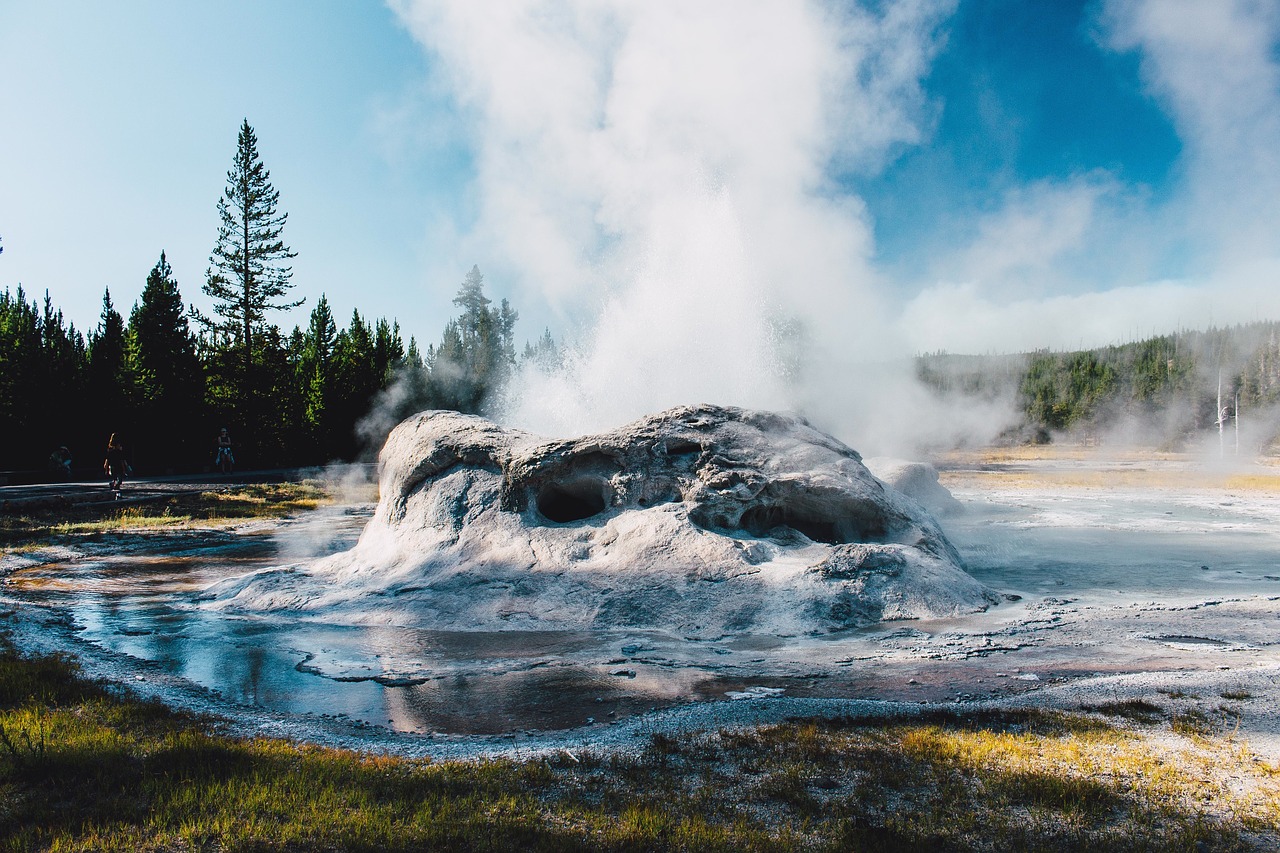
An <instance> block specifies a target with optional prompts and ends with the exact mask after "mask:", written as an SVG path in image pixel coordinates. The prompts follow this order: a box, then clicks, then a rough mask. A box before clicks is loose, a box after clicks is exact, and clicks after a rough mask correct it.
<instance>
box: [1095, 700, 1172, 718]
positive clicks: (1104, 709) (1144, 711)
mask: <svg viewBox="0 0 1280 853" xmlns="http://www.w3.org/2000/svg"><path fill="white" fill-rule="evenodd" d="M1080 710H1082V711H1092V712H1094V713H1096V714H1104V715H1106V716H1108V717H1123V718H1125V719H1127V720H1133V721H1134V722H1138V723H1156V722H1159V721H1160V720H1163V719H1164V718H1165V712H1164V709H1163V708H1161V707H1160V706H1159V705H1157V704H1155V703H1154V702H1148V701H1147V700H1145V699H1124V700H1120V701H1116V702H1103V703H1102V704H1100V705H1085V706H1083V707H1082V708H1081V709H1080Z"/></svg>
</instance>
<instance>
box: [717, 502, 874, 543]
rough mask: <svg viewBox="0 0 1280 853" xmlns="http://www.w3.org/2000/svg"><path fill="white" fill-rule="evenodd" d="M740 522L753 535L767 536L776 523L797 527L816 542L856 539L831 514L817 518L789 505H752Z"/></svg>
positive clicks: (844, 541) (781, 525) (779, 525)
mask: <svg viewBox="0 0 1280 853" xmlns="http://www.w3.org/2000/svg"><path fill="white" fill-rule="evenodd" d="M738 524H739V526H740V527H741V528H742V529H743V530H746V531H748V532H749V533H751V534H752V535H753V536H767V535H769V531H771V530H773V529H774V528H777V527H790V528H791V529H792V530H798V531H799V532H801V533H803V534H804V535H805V536H807V537H808V538H809V539H811V540H812V541H814V542H824V543H826V544H828V545H843V544H845V543H847V542H851V541H854V539H853V538H852V537H850V536H849V535H848V532H849V531H848V530H847V529H846V528H847V527H848V526H849V525H845V524H839V523H837V522H836V521H834V520H832V519H829V518H818V517H816V516H814V515H812V514H809V513H803V512H795V511H793V510H790V509H789V508H788V507H786V506H753V507H751V508H750V509H748V510H747V511H746V512H744V513H743V514H742V518H741V520H740V521H739V522H738Z"/></svg>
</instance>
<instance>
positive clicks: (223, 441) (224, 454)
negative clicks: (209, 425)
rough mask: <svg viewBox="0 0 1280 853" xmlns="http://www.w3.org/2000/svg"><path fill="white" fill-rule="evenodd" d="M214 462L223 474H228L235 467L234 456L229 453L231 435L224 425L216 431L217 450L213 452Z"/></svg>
mask: <svg viewBox="0 0 1280 853" xmlns="http://www.w3.org/2000/svg"><path fill="white" fill-rule="evenodd" d="M214 463H215V464H216V465H217V467H218V470H219V471H221V472H222V473H224V474H230V473H231V472H232V471H233V470H234V469H235V465H236V458H235V457H234V456H232V455H231V435H230V433H228V432H227V428H226V427H223V428H222V431H221V432H219V433H218V450H217V452H216V453H215V454H214Z"/></svg>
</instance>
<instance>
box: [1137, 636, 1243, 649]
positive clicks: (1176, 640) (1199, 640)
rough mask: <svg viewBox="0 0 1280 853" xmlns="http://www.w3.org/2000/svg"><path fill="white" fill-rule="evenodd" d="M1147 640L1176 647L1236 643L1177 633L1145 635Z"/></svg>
mask: <svg viewBox="0 0 1280 853" xmlns="http://www.w3.org/2000/svg"><path fill="white" fill-rule="evenodd" d="M1147 639H1148V640H1154V641H1155V642H1157V643H1167V644H1168V645H1171V646H1176V647H1188V646H1189V647H1191V648H1196V647H1205V646H1207V647H1209V648H1214V649H1229V648H1231V647H1232V646H1235V645H1236V643H1228V642H1227V641H1226V640H1215V639H1214V638H1212V637H1187V636H1181V635H1178V634H1165V635H1164V636H1160V637H1147Z"/></svg>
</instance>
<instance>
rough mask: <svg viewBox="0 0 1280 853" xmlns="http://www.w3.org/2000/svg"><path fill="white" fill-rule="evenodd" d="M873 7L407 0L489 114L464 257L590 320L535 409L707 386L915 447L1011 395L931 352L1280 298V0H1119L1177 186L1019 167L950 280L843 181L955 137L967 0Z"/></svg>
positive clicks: (521, 398) (408, 12) (867, 438)
mask: <svg viewBox="0 0 1280 853" xmlns="http://www.w3.org/2000/svg"><path fill="white" fill-rule="evenodd" d="M865 5H866V6H867V7H868V8H862V7H861V6H860V5H858V4H857V3H853V2H847V3H835V2H830V3H827V2H820V0H809V2H802V0H777V2H770V0H760V2H750V3H743V2H737V0H700V2H696V3H682V2H674V0H618V1H617V2H611V3H604V2H599V0H511V2H506V3H500V4H494V3H472V2H468V0H398V2H393V7H394V8H395V9H396V11H397V13H398V14H399V16H400V18H401V20H402V21H403V23H404V24H405V26H406V28H407V29H409V31H410V32H411V33H412V34H413V35H414V36H415V38H416V39H417V40H418V41H419V42H420V43H421V44H422V45H423V46H424V47H425V48H426V49H427V50H428V51H429V52H430V54H431V55H432V57H433V62H434V63H435V66H434V67H435V68H436V70H437V72H438V78H439V79H438V80H437V82H440V81H443V85H445V86H447V87H448V89H449V91H451V92H452V93H453V97H454V98H455V100H456V102H457V104H458V106H459V107H460V109H461V110H462V112H463V114H464V116H465V117H466V121H467V122H468V126H469V130H470V133H471V137H472V145H473V148H474V151H475V180H474V194H475V199H476V208H475V210H474V211H469V213H474V218H473V219H471V220H470V221H468V222H467V223H466V224H464V225H461V226H456V225H453V224H450V228H452V229H456V230H454V231H452V232H451V233H453V234H454V236H455V246H454V251H455V254H456V257H457V259H458V263H457V264H456V268H457V269H465V268H466V267H467V266H468V265H469V264H471V263H473V262H475V261H476V260H480V261H481V264H482V266H483V267H484V268H485V269H486V271H488V272H490V273H495V272H496V276H497V278H498V280H501V281H503V282H504V284H506V283H508V282H512V283H514V288H513V291H514V292H513V293H512V297H513V301H514V302H515V303H516V304H517V305H529V304H546V305H549V306H551V309H552V310H553V311H554V312H555V313H556V314H557V315H558V316H559V317H560V318H561V320H562V323H561V325H560V329H561V335H560V336H561V337H565V334H564V331H565V330H570V333H569V334H568V338H569V341H568V342H569V343H570V344H571V346H570V350H571V356H572V357H571V359H570V369H569V370H568V371H567V372H566V373H565V374H563V375H556V376H551V377H547V376H544V375H541V374H537V373H535V372H533V371H530V373H529V375H528V376H526V377H524V381H523V383H522V384H521V385H520V387H519V389H518V390H519V393H518V394H517V396H516V397H515V399H513V400H512V401H511V405H510V406H509V408H508V411H507V419H508V420H510V421H511V422H513V423H514V424H515V425H518V426H522V427H525V428H528V429H531V430H534V431H537V432H543V433H551V434H567V433H576V432H583V431H590V430H594V429H598V428H603V427H606V426H611V425H614V424H617V423H619V422H622V421H625V420H628V419H630V418H633V417H636V416H638V415H640V414H643V413H645V412H649V411H654V410H658V409H661V408H665V407H667V406H671V405H675V404H679V403H694V402H703V401H708V402H718V403H733V404H740V405H746V406H754V407H763V408H776V409H788V408H791V409H799V410H801V411H802V412H804V413H805V414H806V415H808V416H809V417H810V418H812V419H813V420H814V421H815V422H817V423H818V424H819V425H820V426H822V427H824V428H827V429H829V430H831V431H833V432H835V433H836V434H837V435H839V436H841V437H842V438H845V439H846V440H848V441H850V442H851V443H853V444H854V446H857V447H859V448H860V449H863V450H866V451H870V452H882V453H892V452H911V451H912V450H913V449H914V447H915V446H917V445H919V444H920V443H922V442H929V441H934V442H939V441H941V442H945V441H948V440H952V439H956V438H960V437H962V436H965V435H970V436H971V437H973V438H975V439H976V440H982V439H983V438H987V437H990V436H991V435H993V434H994V433H996V432H997V431H999V430H1000V429H1001V428H1002V427H1004V426H1006V425H1007V423H1008V421H1009V419H1010V417H1011V409H1010V408H1009V407H1008V406H998V405H993V406H991V407H990V408H989V409H985V410H966V411H964V412H959V411H956V410H954V408H953V407H952V408H948V409H946V410H943V409H941V408H940V407H939V406H938V404H937V403H936V401H934V400H933V399H932V398H931V397H930V396H929V395H928V394H926V393H925V392H924V391H923V390H922V389H921V388H920V386H919V385H918V384H916V383H915V382H914V381H913V379H912V377H911V376H910V370H909V365H908V363H907V358H908V357H909V356H910V355H912V354H913V353H916V352H921V351H932V350H936V349H949V350H951V351H959V352H991V351H1011V350H1017V349H1032V348H1037V347H1046V346H1047V347H1063V348H1075V347H1082V346H1083V347H1090V346H1097V345H1100V344H1105V343H1114V342H1118V341H1122V340H1128V339H1134V338H1137V337H1141V336H1145V335H1149V334H1153V333H1163V332H1167V331H1171V330H1173V329H1175V328H1178V327H1188V326H1190V327H1203V326H1205V325H1206V324H1207V322H1208V321H1213V322H1218V323H1233V322H1241V321H1248V320H1252V319H1264V318H1271V317H1276V316H1280V289H1277V288H1276V287H1275V281H1276V280H1277V277H1278V276H1280V251H1278V250H1277V249H1276V245H1277V244H1276V241H1275V239H1274V235H1275V233H1277V229H1278V228H1280V201H1278V200H1280V162H1277V161H1280V153H1277V152H1280V148H1277V146H1276V145H1275V140H1276V139H1277V138H1280V63H1278V62H1277V52H1276V50H1275V47H1276V44H1277V39H1278V38H1280V12H1278V11H1277V8H1278V7H1277V6H1276V5H1275V4H1274V3H1266V2H1258V0H1222V2H1218V3H1200V2H1195V0H1105V2H1103V3H1101V4H1099V5H1097V6H1093V7H1091V9H1093V10H1094V11H1093V12H1091V13H1090V14H1092V15H1094V17H1092V18H1091V19H1090V20H1088V21H1085V22H1082V26H1085V27H1089V28H1092V30H1093V31H1094V32H1096V34H1097V37H1098V42H1097V47H1098V49H1099V50H1101V51H1114V52H1133V53H1135V54H1136V55H1137V56H1138V58H1139V60H1140V67H1141V73H1142V80H1143V84H1144V85H1145V86H1146V87H1147V89H1148V91H1149V93H1150V94H1151V96H1152V97H1153V98H1155V99H1156V100H1157V102H1158V103H1159V104H1160V105H1161V106H1162V108H1163V109H1164V110H1165V111H1166V112H1167V114H1168V115H1169V116H1170V117H1171V119H1172V121H1173V123H1174V127H1175V129H1176V131H1177V133H1178V135H1179V137H1180V139H1181V140H1182V143H1183V151H1182V154H1181V156H1180V160H1179V162H1178V164H1177V166H1176V168H1175V170H1174V172H1175V175H1176V177H1175V179H1174V181H1173V184H1172V188H1171V189H1170V190H1169V191H1167V192H1165V193H1163V194H1153V193H1152V192H1151V191H1150V188H1147V187H1142V186H1132V185H1127V184H1125V183H1124V182H1123V181H1122V180H1120V178H1119V177H1117V176H1116V175H1114V174H1112V173H1109V172H1107V171H1106V170H1098V171H1093V172H1088V173H1084V174H1078V175H1065V176H1059V177H1058V178H1056V179H1052V180H1045V181H1041V182H1038V183H1035V184H1031V185H1026V186H1013V187H1011V188H1010V189H1009V191H1008V193H1007V196H1006V200H1005V204H1004V205H1003V207H1001V208H1000V209H997V210H995V211H991V212H988V213H986V214H985V215H984V218H983V219H981V220H980V221H979V222H978V223H977V228H976V232H975V233H976V237H975V239H974V241H973V242H972V244H971V245H969V246H965V247H960V248H958V249H957V248H956V247H954V246H952V247H948V248H947V249H946V250H945V251H941V250H935V249H934V248H933V247H929V246H922V247H920V250H921V251H922V252H924V253H926V257H928V255H930V254H931V255H932V257H930V258H928V260H927V262H926V263H925V265H924V266H925V267H927V268H930V269H931V270H932V274H931V276H930V278H929V280H927V281H923V282H912V283H909V284H908V283H904V282H894V281H888V280H886V279H885V278H884V276H883V274H882V273H880V272H879V271H878V270H877V268H876V266H875V260H874V256H875V252H874V245H873V238H872V230H871V227H870V224H869V220H868V215H867V212H866V210H865V208H864V206H863V204H862V202H861V200H860V199H859V198H858V197H856V196H854V195H851V194H849V192H848V190H847V185H846V187H841V186H839V185H837V184H836V183H834V182H833V181H832V180H831V176H832V175H833V174H840V173H843V174H849V173H857V172H863V173H870V174H874V173H875V172H876V171H877V170H878V169H880V168H882V167H883V166H884V165H885V164H886V163H888V162H890V161H891V160H892V158H893V157H894V156H895V155H896V154H897V153H898V152H899V151H900V150H902V149H903V148H904V147H907V146H912V145H919V144H927V143H928V140H929V138H930V135H931V133H932V119H933V117H934V115H935V114H936V112H937V110H938V109H939V108H940V106H941V105H940V104H937V103H931V102H930V100H929V98H928V97H927V95H926V93H925V91H924V89H923V85H922V81H923V80H924V79H925V77H926V75H927V74H928V71H929V67H930V63H931V62H932V60H933V57H934V55H935V54H936V53H937V51H938V49H939V47H940V43H941V40H942V38H943V35H942V33H943V30H944V28H945V24H946V21H947V19H948V18H949V16H950V15H951V13H952V12H953V11H954V10H955V0H900V1H899V2H893V3H866V4H865ZM1170 257H1175V258H1176V257H1183V258H1184V263H1183V264H1182V269H1183V272H1181V273H1180V275H1182V276H1183V277H1182V278H1179V279H1176V280H1168V279H1167V272H1166V271H1163V270H1164V269H1165V267H1164V266H1163V265H1164V264H1166V263H1167V261H1168V259H1169V258H1170ZM573 330H577V331H576V332H575V331H573ZM797 353H800V354H802V356H803V357H802V358H800V359H797V358H796V356H797Z"/></svg>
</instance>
